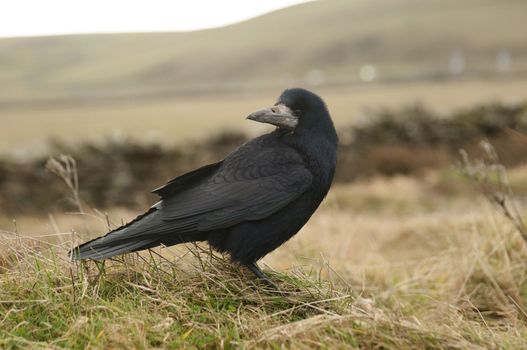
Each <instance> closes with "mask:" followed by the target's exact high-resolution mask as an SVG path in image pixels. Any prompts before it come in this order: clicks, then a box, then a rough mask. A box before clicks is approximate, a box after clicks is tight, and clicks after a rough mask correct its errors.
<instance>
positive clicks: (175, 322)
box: [0, 167, 527, 349]
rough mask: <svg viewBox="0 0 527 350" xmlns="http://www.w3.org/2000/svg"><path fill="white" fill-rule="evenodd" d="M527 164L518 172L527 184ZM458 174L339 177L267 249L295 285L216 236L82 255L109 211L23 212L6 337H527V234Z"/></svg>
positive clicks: (10, 261) (3, 309)
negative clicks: (249, 263)
mask: <svg viewBox="0 0 527 350" xmlns="http://www.w3.org/2000/svg"><path fill="white" fill-rule="evenodd" d="M525 170H526V169H525V167H520V168H518V169H515V170H513V171H512V172H511V174H510V180H511V186H512V187H513V188H514V189H515V190H516V191H517V192H518V193H519V194H522V195H523V194H524V193H525V188H524V184H525V174H526V172H525ZM452 176H453V175H452V174H450V173H448V172H447V173H438V172H434V173H430V174H428V175H426V176H424V177H423V178H421V179H418V178H411V177H404V176H399V177H393V178H389V179H386V178H375V179H372V180H370V181H365V182H361V183H356V184H350V185H341V186H338V187H336V188H334V189H333V191H332V192H331V193H330V196H329V197H328V199H327V200H326V202H325V203H324V206H323V207H322V208H321V210H320V211H319V212H318V213H317V214H315V216H314V217H313V219H312V220H311V221H310V223H309V224H308V225H307V226H306V227H305V228H304V229H303V230H302V232H300V233H299V234H298V235H297V236H296V237H295V238H294V239H292V240H291V241H290V242H288V243H287V244H286V245H285V246H283V247H282V248H280V249H278V250H277V251H276V252H273V253H272V254H270V255H269V256H268V257H266V258H265V264H264V267H265V270H267V272H268V273H269V274H270V275H271V278H272V279H273V280H275V281H276V283H277V284H278V285H279V288H280V290H281V292H280V293H278V292H276V291H273V290H268V289H266V287H265V286H264V285H261V284H259V283H258V282H257V281H255V280H254V278H253V276H252V275H251V274H250V273H249V272H248V271H245V270H244V269H241V268H238V267H233V266H231V265H230V264H229V263H228V262H226V261H225V259H224V258H223V257H221V256H218V255H211V254H210V252H209V251H208V249H207V247H206V245H204V246H187V247H179V248H170V249H162V250H159V249H156V250H154V251H152V253H142V254H141V255H137V254H133V255H128V256H125V257H124V258H120V259H119V260H117V261H113V262H106V263H104V264H102V263H99V264H95V263H92V262H89V263H86V264H73V263H71V262H69V261H68V260H67V258H66V256H65V252H66V250H67V249H68V248H69V247H71V245H72V244H73V242H72V240H75V241H78V240H81V239H84V238H87V237H88V236H93V235H94V234H96V232H101V231H102V230H104V227H105V226H106V225H107V224H106V218H105V217H104V215H97V214H96V213H93V214H94V215H95V217H94V216H92V214H91V212H90V211H89V212H88V214H89V215H88V216H85V217H84V219H81V218H80V217H78V216H71V215H64V214H62V215H56V216H54V217H53V219H51V220H48V223H47V224H44V221H40V222H39V221H36V222H34V224H33V225H29V224H25V220H24V218H20V219H19V220H18V221H17V228H18V233H17V232H13V231H15V230H14V229H11V230H9V231H11V232H7V231H3V233H2V237H3V238H2V240H1V242H3V245H5V246H7V248H6V247H4V249H3V250H4V254H3V255H2V260H1V263H0V264H1V266H2V267H1V268H0V347H2V348H7V349H17V348H24V347H31V348H46V349H48V348H74V349H75V348H86V347H87V348H123V349H124V348H138V349H154V348H159V349H168V348H189V349H192V348H227V349H229V348H273V349H274V348H297V349H308V348H383V349H401V348H405V349H406V348H407V349H423V348H427V349H483V348H500V349H521V348H527V341H526V340H525V339H527V324H526V321H527V313H526V310H527V308H526V305H527V274H526V273H525V271H526V270H525V261H526V259H527V247H526V246H525V243H524V241H523V240H522V238H521V236H520V235H519V233H518V232H517V231H515V230H514V227H513V226H512V225H511V223H510V222H509V221H507V220H505V219H504V218H503V217H502V216H501V215H499V213H497V212H496V211H495V210H494V209H493V208H492V207H491V206H490V205H488V204H487V203H486V202H485V201H484V199H483V198H482V197H480V196H478V195H477V194H476V193H475V192H472V191H470V190H469V189H467V186H468V184H466V183H464V182H463V181H464V180H462V178H457V179H456V178H455V177H454V178H453V177H452ZM452 182H454V184H452ZM449 186H450V189H448V188H449ZM452 186H454V187H452ZM455 186H461V187H460V188H461V190H459V188H458V187H455ZM133 215H134V213H129V212H125V211H122V210H121V211H119V210H117V211H116V210H113V211H111V212H110V213H109V218H110V221H118V218H121V217H124V218H125V219H128V218H130V217H131V216H133ZM116 219H117V220H116ZM0 225H1V226H2V227H12V224H10V226H7V225H8V223H7V222H4V223H0ZM46 227H49V228H46ZM51 227H54V228H51ZM70 229H73V230H74V232H76V233H74V234H72V233H69V232H68V231H69V230H70ZM22 230H24V231H26V230H27V231H26V232H35V234H34V235H25V234H23V232H24V231H22ZM46 235H52V236H51V237H44V236H46ZM79 235H80V236H81V237H79ZM271 266H272V267H271Z"/></svg>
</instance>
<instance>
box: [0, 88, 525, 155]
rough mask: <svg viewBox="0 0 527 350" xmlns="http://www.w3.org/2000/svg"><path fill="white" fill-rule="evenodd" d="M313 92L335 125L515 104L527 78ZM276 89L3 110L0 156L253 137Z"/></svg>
mask: <svg viewBox="0 0 527 350" xmlns="http://www.w3.org/2000/svg"><path fill="white" fill-rule="evenodd" d="M316 91H317V92H318V93H319V94H320V95H321V96H322V97H323V98H324V99H325V100H326V102H327V103H328V106H329V107H330V110H331V112H332V116H333V118H334V120H335V122H336V124H337V126H338V127H341V126H347V125H349V124H350V123H353V122H354V121H355V120H356V119H357V118H358V117H360V116H361V114H362V113H363V112H364V111H365V110H366V109H368V108H383V107H401V106H407V105H411V104H413V103H423V104H424V105H426V106H428V107H430V108H432V109H433V110H435V111H437V112H439V113H443V112H448V111H451V110H455V109H458V108H466V107H471V106H473V105H474V104H478V103H487V102H489V101H493V100H501V101H505V102H507V101H509V102H514V101H516V102H517V101H521V100H525V99H527V81H525V80H497V81H496V80H491V81H472V82H471V81H466V82H460V81H456V82H444V83H431V82H427V83H424V82H423V83H419V82H415V83H399V84H373V85H367V84H365V85H355V86H348V87H338V88H337V87H335V88H320V89H316ZM280 92H281V90H276V89H267V90H262V91H261V92H260V93H233V94H219V95H198V96H186V97H175V98H171V99H135V100H134V99H132V100H121V101H119V100H117V101H113V100H112V101H106V102H104V101H103V102H101V101H99V102H97V101H92V102H87V103H84V104H80V103H72V102H69V103H64V104H52V105H49V106H39V105H36V106H34V105H28V106H26V107H17V108H8V109H4V110H3V111H1V113H0V122H1V123H2V128H1V129H0V154H2V153H4V154H5V153H17V154H27V153H29V154H31V153H45V152H46V151H47V148H46V147H45V144H46V141H47V140H49V139H50V138H53V139H58V140H62V141H66V142H70V143H77V142H79V141H93V140H95V141H96V140H101V139H103V138H106V137H109V136H112V135H113V136H121V137H122V136H124V135H128V136H131V137H134V138H137V139H139V140H142V141H149V140H155V141H161V142H162V143H165V144H168V145H173V144H175V143H182V142H184V141H186V140H189V139H199V138H202V137H207V136H209V135H211V134H214V133H217V132H218V130H222V129H231V130H242V131H244V132H248V133H250V134H255V135H256V134H260V133H261V132H263V131H264V130H267V129H266V127H265V126H264V125H262V124H258V123H253V122H249V121H246V120H244V118H245V116H246V115H247V114H249V113H250V112H252V111H253V110H255V109H257V108H260V107H265V106H268V105H270V104H272V103H274V101H275V100H276V98H277V96H278V94H279V93H280ZM373 106H378V107H373Z"/></svg>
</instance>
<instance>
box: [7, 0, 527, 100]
mask: <svg viewBox="0 0 527 350" xmlns="http://www.w3.org/2000/svg"><path fill="white" fill-rule="evenodd" d="M525 13H527V2H525V1H521V0H504V1H494V0H468V1H462V2H461V1H456V0H430V1H427V2H426V4H425V3H424V2H422V1H419V0H399V1H392V0H373V1H367V0H357V1H348V0H334V1H318V2H311V3H306V4H302V5H298V6H294V7H290V8H287V9H284V10H280V11H276V12H273V13H270V14H267V15H264V16H261V17H258V18H255V19H252V20H249V21H246V22H242V23H238V24H235V25H231V26H228V27H223V28H218V29H210V30H202V31H196V32H185V33H151V34H107V35H80V36H79V35H75V36H58V37H38V38H13V39H2V40H0V96H1V97H0V101H2V102H4V103H6V102H9V101H14V100H26V101H27V100H36V99H45V98H51V97H52V98H70V97H82V98H93V97H100V96H116V95H130V94H132V95H137V94H140V95H145V94H147V95H159V94H174V93H180V92H185V93H189V92H196V91H203V90H215V89H239V88H247V87H253V88H254V87H262V86H274V85H278V84H284V83H291V84H292V83H298V82H304V83H305V81H306V79H307V80H310V81H311V82H312V83H317V82H318V83H320V82H322V81H326V82H327V81H331V82H352V81H356V80H357V79H358V72H359V69H360V67H362V66H363V65H365V64H373V65H375V66H376V67H377V68H378V72H379V78H381V79H395V78H401V77H403V78H408V77H430V76H434V77H438V76H440V75H442V74H443V75H444V74H445V73H448V61H449V57H450V58H452V55H453V54H454V55H456V52H457V53H459V54H462V55H463V58H464V61H465V65H466V70H465V73H466V74H482V73H489V72H494V71H495V66H496V63H495V62H496V55H497V53H498V52H499V51H500V50H506V51H507V52H508V54H510V56H511V57H512V66H511V67H510V69H512V70H514V71H517V72H523V71H526V70H527V48H526V46H525V43H526V42H527V21H525ZM309 77H311V78H310V79H308V78H309Z"/></svg>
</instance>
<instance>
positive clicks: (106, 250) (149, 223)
mask: <svg viewBox="0 0 527 350" xmlns="http://www.w3.org/2000/svg"><path fill="white" fill-rule="evenodd" d="M158 216H159V212H158V211H157V209H156V208H151V209H150V210H149V211H147V212H146V213H145V214H143V215H140V216H138V217H137V218H135V219H134V220H133V221H131V222H129V223H128V224H126V225H124V226H121V227H119V228H117V229H115V230H113V231H110V232H108V233H107V234H106V235H104V236H102V237H99V238H95V239H93V240H91V241H88V242H86V243H83V244H81V245H79V246H77V247H75V248H73V249H72V250H70V252H69V255H70V257H71V258H72V259H74V260H82V259H93V260H102V259H108V258H111V257H113V256H116V255H120V254H124V253H129V252H134V251H137V250H142V249H147V248H152V247H155V246H157V245H159V244H160V243H159V242H158V240H159V237H158V236H156V235H155V234H154V235H152V233H153V232H152V229H154V228H155V226H156V225H155V223H156V221H159V218H158Z"/></svg>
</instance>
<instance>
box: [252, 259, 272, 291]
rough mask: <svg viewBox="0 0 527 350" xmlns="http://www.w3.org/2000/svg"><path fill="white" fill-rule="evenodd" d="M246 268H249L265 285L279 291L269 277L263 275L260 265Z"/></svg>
mask: <svg viewBox="0 0 527 350" xmlns="http://www.w3.org/2000/svg"><path fill="white" fill-rule="evenodd" d="M246 266H247V268H249V270H251V271H252V272H253V273H254V274H255V275H256V277H258V278H259V279H260V280H262V281H263V282H264V283H265V284H267V286H269V287H271V288H273V289H276V290H279V289H278V287H277V286H276V284H274V283H273V281H271V280H270V279H269V277H267V275H266V274H265V273H263V271H262V270H260V268H259V267H258V265H256V263H252V264H248V265H246Z"/></svg>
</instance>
